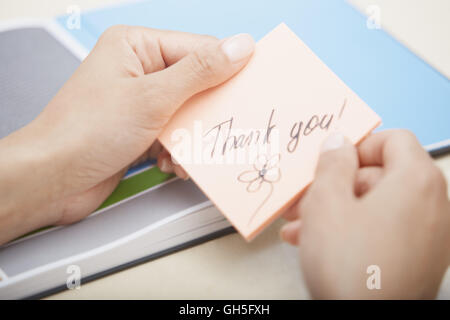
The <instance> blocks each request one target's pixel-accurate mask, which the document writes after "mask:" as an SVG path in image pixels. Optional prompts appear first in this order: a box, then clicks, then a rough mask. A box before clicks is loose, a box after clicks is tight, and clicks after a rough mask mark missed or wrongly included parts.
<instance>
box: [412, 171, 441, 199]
mask: <svg viewBox="0 0 450 320" xmlns="http://www.w3.org/2000/svg"><path fill="white" fill-rule="evenodd" d="M417 171H418V172H420V174H419V175H418V182H417V185H418V188H419V189H420V190H421V191H422V192H425V193H427V194H435V195H438V194H439V195H440V194H442V193H446V189H447V182H446V180H445V177H444V175H443V173H442V172H441V170H440V169H439V168H438V167H436V166H435V165H430V166H428V167H427V168H426V169H423V168H421V169H420V170H417Z"/></svg>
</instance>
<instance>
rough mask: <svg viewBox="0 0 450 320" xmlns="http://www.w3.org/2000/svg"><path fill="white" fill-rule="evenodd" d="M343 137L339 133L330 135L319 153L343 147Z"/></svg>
mask: <svg viewBox="0 0 450 320" xmlns="http://www.w3.org/2000/svg"><path fill="white" fill-rule="evenodd" d="M344 144H345V136H344V135H343V134H342V133H340V132H335V133H332V134H330V135H329V136H328V138H326V139H325V141H324V142H323V144H322V149H321V152H322V153H324V152H326V151H331V150H336V149H339V148H341V147H342V146H344Z"/></svg>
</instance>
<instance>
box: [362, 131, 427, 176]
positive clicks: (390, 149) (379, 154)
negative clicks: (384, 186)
mask: <svg viewBox="0 0 450 320" xmlns="http://www.w3.org/2000/svg"><path fill="white" fill-rule="evenodd" d="M358 155H359V161H360V164H361V166H362V167H365V166H382V167H384V168H386V169H390V168H396V167H404V166H405V165H407V164H409V163H411V162H412V161H418V160H419V161H420V160H425V159H427V160H428V161H429V155H428V153H427V152H426V151H425V150H424V149H423V147H422V146H421V145H420V143H419V141H418V140H417V138H416V137H415V136H414V134H413V133H411V132H410V131H407V130H386V131H381V132H378V133H375V134H372V135H370V136H369V137H367V138H366V139H365V140H363V141H362V142H361V143H360V145H359V146H358Z"/></svg>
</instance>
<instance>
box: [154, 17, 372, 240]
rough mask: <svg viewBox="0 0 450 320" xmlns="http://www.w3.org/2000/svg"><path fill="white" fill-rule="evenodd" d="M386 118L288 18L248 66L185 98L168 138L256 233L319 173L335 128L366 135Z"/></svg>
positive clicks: (249, 234)
mask: <svg viewBox="0 0 450 320" xmlns="http://www.w3.org/2000/svg"><path fill="white" fill-rule="evenodd" d="M379 123H380V118H379V117H378V116H377V115H376V114H375V113H374V112H373V111H372V110H371V109H370V108H369V107H368V106H367V105H366V104H365V103H364V102H363V101H362V100H361V99H360V98H359V97H358V96H357V95H356V94H355V93H354V92H353V91H352V90H351V89H350V88H348V87H347V86H346V85H345V84H344V83H343V82H342V81H341V80H340V79H339V78H338V77H337V76H336V75H335V74H334V73H333V72H332V71H331V70H330V69H329V68H328V67H327V66H326V65H325V64H324V63H323V62H322V61H321V60H320V59H319V58H318V57H317V56H316V55H315V54H314V53H313V52H312V51H311V50H310V49H309V48H308V47H307V46H306V45H305V44H304V43H303V42H302V41H301V40H300V39H299V38H298V37H297V36H296V35H295V34H294V33H293V32H292V31H291V30H290V29H289V28H288V27H287V26H286V25H285V24H281V25H279V26H278V27H276V28H275V29H274V30H273V31H272V32H270V33H269V34H268V35H266V36H265V37H264V38H263V39H261V40H260V41H259V42H258V44H257V45H256V50H255V53H254V55H253V57H252V58H251V60H250V62H249V63H248V65H247V66H246V67H245V68H244V69H243V70H242V71H241V72H240V73H238V74H237V75H236V76H235V77H233V78H232V79H230V80H229V81H227V82H226V83H224V84H222V85H220V86H218V87H215V88H212V89H210V90H207V91H205V92H203V93H201V94H199V95H196V96H195V97H193V98H191V99H190V100H189V101H187V102H186V103H185V104H184V105H183V106H182V107H181V108H180V109H179V111H178V112H177V113H176V114H175V116H174V117H173V119H172V120H171V121H170V123H169V124H168V125H167V127H166V128H165V130H164V131H163V133H162V134H161V136H160V141H161V142H162V144H163V145H164V146H165V147H166V148H167V149H168V150H169V152H171V153H172V156H173V158H174V159H175V160H176V161H178V162H179V163H180V164H181V166H182V167H183V168H184V169H185V170H186V172H187V173H188V174H189V175H190V177H191V178H192V179H193V181H194V182H195V183H196V184H197V185H198V186H199V187H200V188H201V189H202V190H203V192H204V193H205V194H206V195H207V196H208V197H209V198H210V200H211V201H212V202H213V203H214V204H215V205H216V206H217V208H218V209H219V210H220V211H221V212H222V213H223V214H224V215H225V216H226V217H227V218H228V220H229V221H230V222H231V223H232V224H233V226H234V227H235V228H236V229H237V230H238V231H239V232H240V233H241V234H242V236H243V237H244V238H245V239H247V240H251V239H252V238H254V237H255V236H256V235H257V234H258V233H259V232H260V231H261V230H262V229H263V228H264V227H266V226H267V225H268V224H270V223H271V222H272V221H273V220H274V219H276V218H277V217H278V216H279V215H280V214H281V213H282V212H283V211H284V210H285V209H287V208H288V207H289V206H290V205H291V204H292V203H293V201H295V200H296V199H297V198H298V197H299V195H300V194H301V193H302V191H304V190H305V188H306V187H307V186H308V185H309V184H310V183H311V182H312V181H313V178H314V171H315V167H316V164H317V160H318V157H319V151H320V146H321V144H322V142H323V140H324V139H325V138H326V137H327V136H328V135H329V134H330V133H331V132H332V131H337V130H338V131H339V132H341V133H343V134H344V135H346V136H347V137H348V138H349V139H350V140H351V141H352V142H353V143H358V142H359V141H360V140H361V139H362V138H364V137H365V136H366V135H367V134H369V133H370V132H371V131H372V130H373V129H374V128H375V127H376V126H378V124H379ZM324 201H326V199H324Z"/></svg>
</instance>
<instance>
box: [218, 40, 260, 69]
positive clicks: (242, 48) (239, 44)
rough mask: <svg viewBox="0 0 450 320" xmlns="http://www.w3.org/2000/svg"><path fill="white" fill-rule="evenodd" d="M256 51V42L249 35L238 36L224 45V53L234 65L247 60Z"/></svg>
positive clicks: (226, 41)
mask: <svg viewBox="0 0 450 320" xmlns="http://www.w3.org/2000/svg"><path fill="white" fill-rule="evenodd" d="M254 50H255V41H254V40H253V38H252V36H251V35H249V34H247V33H241V34H237V35H235V36H233V37H231V38H229V39H227V40H225V42H224V43H222V51H223V52H224V53H225V55H226V56H227V57H228V59H230V61H231V62H232V63H236V62H239V61H241V60H242V59H245V58H247V57H248V56H249V55H251V54H252V53H253V51H254Z"/></svg>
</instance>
